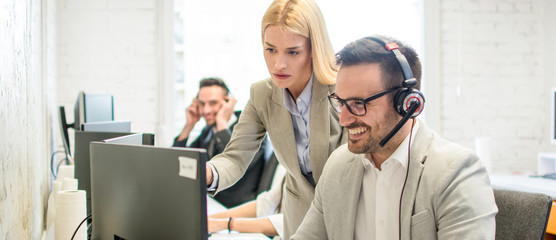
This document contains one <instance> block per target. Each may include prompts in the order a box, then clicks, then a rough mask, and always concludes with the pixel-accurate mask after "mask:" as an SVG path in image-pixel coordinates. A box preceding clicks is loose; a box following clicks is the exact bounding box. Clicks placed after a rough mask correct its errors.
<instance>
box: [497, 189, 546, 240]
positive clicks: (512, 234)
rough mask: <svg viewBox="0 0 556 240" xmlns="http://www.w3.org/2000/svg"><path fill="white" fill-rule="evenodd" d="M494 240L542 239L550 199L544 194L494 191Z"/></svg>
mask: <svg viewBox="0 0 556 240" xmlns="http://www.w3.org/2000/svg"><path fill="white" fill-rule="evenodd" d="M494 198H495V201H496V205H497V206H498V214H496V239H501V240H505V239H520V240H527V239H534V240H539V239H541V240H542V239H544V235H545V232H546V225H547V223H548V216H549V214H550V208H551V207H552V198H551V197H550V196H548V195H546V194H541V193H528V192H518V191H510V190H503V189H494Z"/></svg>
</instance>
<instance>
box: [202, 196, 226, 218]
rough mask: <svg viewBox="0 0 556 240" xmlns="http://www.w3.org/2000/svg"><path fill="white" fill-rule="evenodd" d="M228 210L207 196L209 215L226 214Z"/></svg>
mask: <svg viewBox="0 0 556 240" xmlns="http://www.w3.org/2000/svg"><path fill="white" fill-rule="evenodd" d="M226 210H228V208H226V207H224V205H222V204H220V203H219V202H218V201H216V200H214V198H211V197H210V196H208V195H207V215H212V214H215V213H219V212H224V211H226Z"/></svg>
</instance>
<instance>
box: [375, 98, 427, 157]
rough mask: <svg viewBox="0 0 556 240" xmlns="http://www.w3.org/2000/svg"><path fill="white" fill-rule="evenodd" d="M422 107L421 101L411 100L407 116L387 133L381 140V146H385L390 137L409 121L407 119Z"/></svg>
mask: <svg viewBox="0 0 556 240" xmlns="http://www.w3.org/2000/svg"><path fill="white" fill-rule="evenodd" d="M419 108H421V103H420V102H419V101H411V103H409V109H408V110H407V113H406V114H405V116H404V117H403V118H402V120H400V122H398V124H396V126H395V127H394V128H393V129H392V131H390V133H388V135H386V137H385V138H384V139H382V141H380V143H379V144H380V147H384V145H386V143H387V142H388V141H390V139H391V138H392V137H393V136H394V135H395V134H396V133H397V132H398V131H400V129H401V128H402V126H403V125H404V124H405V123H406V122H407V120H409V119H410V118H412V117H413V114H414V113H415V112H416V111H417V110H418V109H419Z"/></svg>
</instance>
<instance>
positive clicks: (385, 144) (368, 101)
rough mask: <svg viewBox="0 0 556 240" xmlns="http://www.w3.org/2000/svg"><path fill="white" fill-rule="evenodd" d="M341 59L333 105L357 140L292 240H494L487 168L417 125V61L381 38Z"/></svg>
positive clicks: (341, 154) (342, 151)
mask: <svg viewBox="0 0 556 240" xmlns="http://www.w3.org/2000/svg"><path fill="white" fill-rule="evenodd" d="M336 56H337V61H338V63H339V64H341V66H340V70H339V72H338V76H337V83H336V92H335V93H332V94H331V95H330V96H329V100H330V103H331V104H332V106H334V108H335V109H336V110H337V111H338V112H339V113H340V125H342V126H344V127H345V128H346V129H348V133H349V140H348V144H347V145H346V144H344V145H342V146H340V147H339V148H338V149H336V151H334V152H333V153H332V155H331V156H330V158H329V159H328V161H327V163H326V165H325V167H324V170H323V174H322V176H321V178H320V181H319V184H318V185H317V187H316V190H315V198H314V200H313V203H312V205H311V208H310V209H309V212H308V213H307V215H306V216H305V219H304V220H303V223H302V224H301V226H300V227H299V229H298V231H297V233H296V234H295V235H294V236H293V237H292V239H304V240H305V239H494V235H495V215H496V213H497V212H498V209H497V207H496V204H495V202H494V195H493V191H492V187H491V185H490V182H489V178H488V175H487V171H486V169H485V167H484V166H483V164H482V163H481V161H480V160H479V158H478V157H477V155H476V154H475V153H473V151H471V150H470V149H466V148H463V147H461V146H459V145H456V144H454V143H451V142H448V141H446V140H444V139H442V138H441V137H440V136H438V135H437V134H436V133H434V132H433V131H431V130H430V129H428V128H427V126H426V125H425V124H424V122H422V121H421V120H419V119H416V118H415V117H416V116H417V115H419V113H421V112H422V110H423V107H424V102H425V101H424V97H423V94H422V93H421V92H420V91H419V90H418V89H419V85H420V83H419V81H420V78H421V64H420V61H419V59H418V57H417V54H416V53H415V51H414V50H413V49H411V48H410V47H408V46H403V45H402V44H401V43H399V42H394V41H391V40H389V39H387V38H385V37H382V36H372V37H367V38H363V39H360V40H357V41H356V42H353V43H350V44H348V45H347V46H346V47H344V49H342V50H341V51H340V52H339V53H338V54H337V55H336ZM369 96H370V97H369Z"/></svg>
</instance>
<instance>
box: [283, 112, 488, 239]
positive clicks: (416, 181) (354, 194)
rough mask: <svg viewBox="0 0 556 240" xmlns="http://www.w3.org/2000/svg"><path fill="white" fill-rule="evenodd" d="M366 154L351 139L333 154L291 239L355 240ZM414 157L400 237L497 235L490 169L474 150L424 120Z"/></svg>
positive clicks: (412, 149) (405, 191) (481, 237)
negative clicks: (350, 145) (352, 147)
mask: <svg viewBox="0 0 556 240" xmlns="http://www.w3.org/2000/svg"><path fill="white" fill-rule="evenodd" d="M362 159H364V154H353V153H351V152H350V151H349V150H348V148H347V144H346V145H343V146H341V147H339V148H338V149H337V150H336V151H335V152H334V153H332V155H331V156H330V159H329V160H328V163H327V165H326V167H325V169H324V173H323V174H322V177H321V179H320V182H319V184H318V185H317V188H316V194H315V199H314V201H313V204H312V205H311V209H309V212H308V213H307V216H306V217H305V219H304V220H303V223H302V224H301V226H300V227H299V229H298V231H297V233H296V234H295V235H294V236H293V237H292V239H302V240H306V239H318V240H323V239H338V240H347V239H353V237H354V231H355V217H356V214H357V204H358V201H359V194H360V191H361V182H362V180H363V171H364V168H363V164H362V162H361V160H362ZM410 161H411V162H410V165H409V174H408V179H407V183H406V186H405V188H404V191H403V197H402V202H401V238H400V239H427V240H434V239H494V234H495V231H496V227H495V215H496V213H497V211H498V208H497V207H496V204H495V202H494V194H493V191H492V187H491V185H490V181H489V177H488V174H487V171H486V169H485V167H484V166H483V164H482V163H481V161H480V160H479V158H478V157H477V155H475V153H473V152H472V151H471V150H469V149H466V148H463V147H461V146H458V145H456V144H454V143H451V142H448V141H446V140H444V139H442V138H441V137H439V136H438V135H436V134H435V133H434V132H432V131H431V130H429V129H428V128H427V127H426V126H425V124H424V123H423V122H420V126H419V130H418V131H417V133H416V135H415V138H414V140H413V142H412V146H411V160H410ZM377 194H378V193H377Z"/></svg>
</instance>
